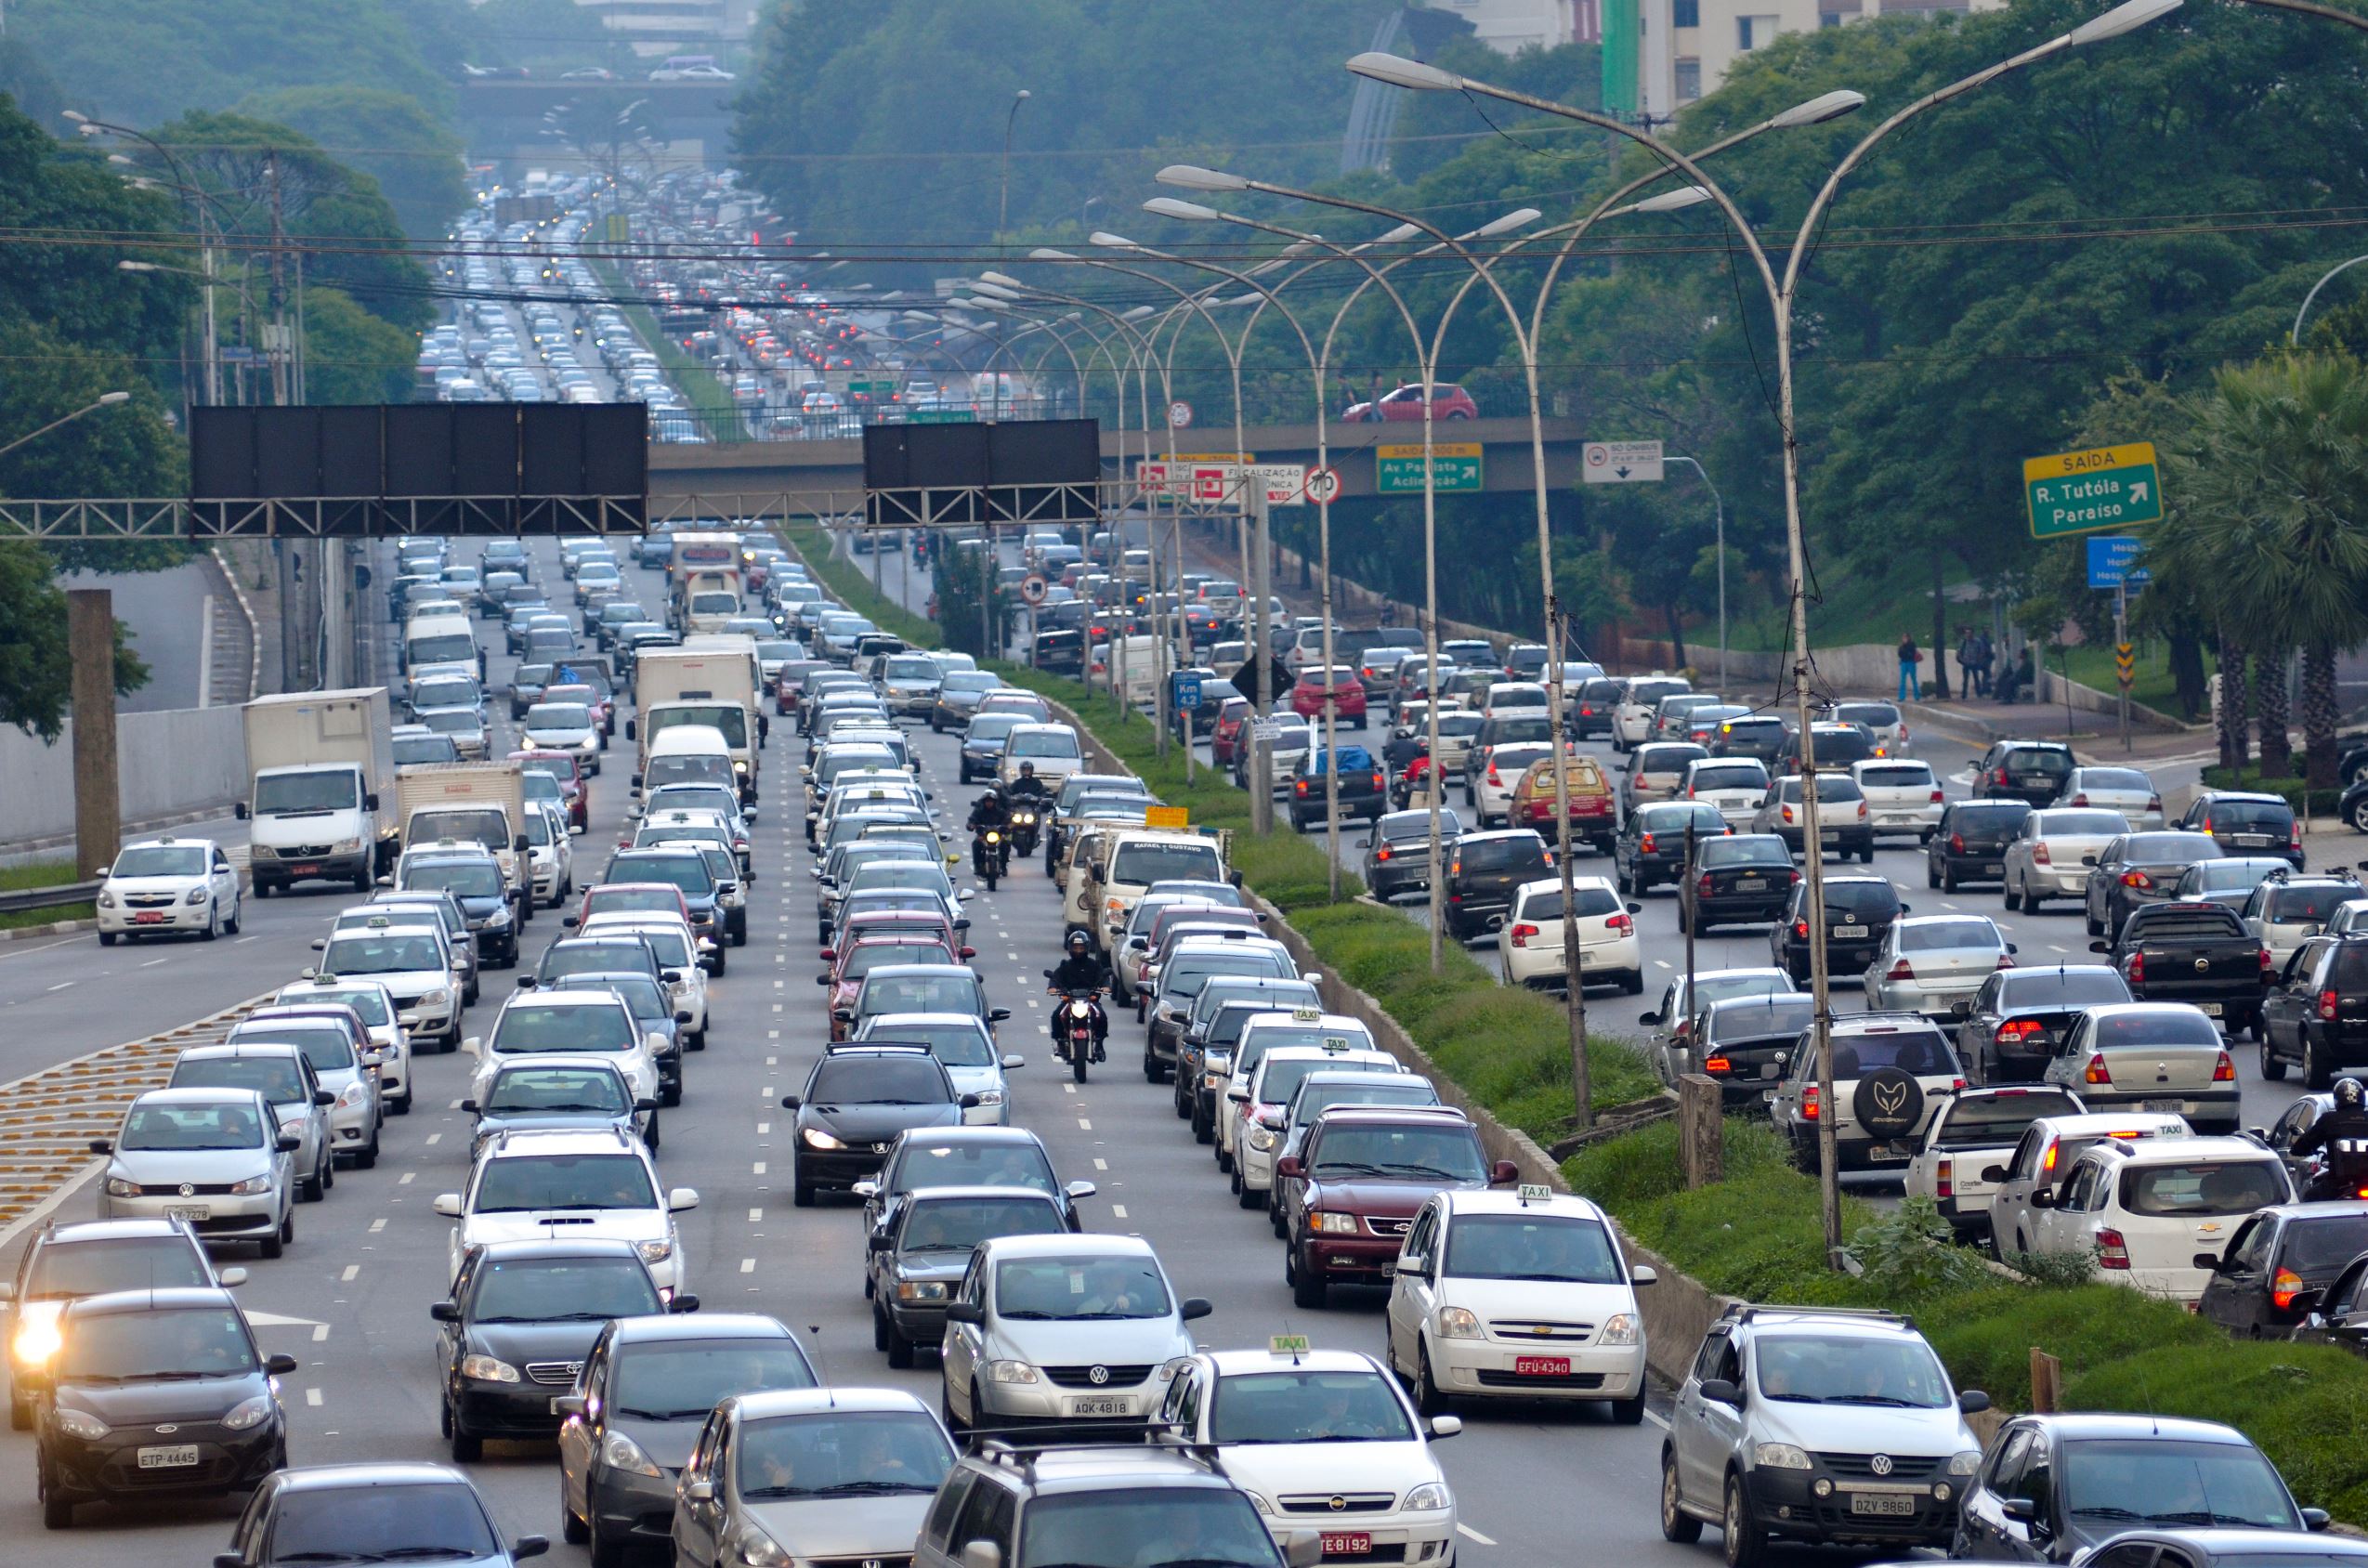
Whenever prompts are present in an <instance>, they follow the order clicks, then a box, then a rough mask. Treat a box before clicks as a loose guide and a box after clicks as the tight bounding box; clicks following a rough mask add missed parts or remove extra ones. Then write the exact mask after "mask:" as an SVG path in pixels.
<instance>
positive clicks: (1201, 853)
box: [1109, 843, 1224, 887]
mask: <svg viewBox="0 0 2368 1568" xmlns="http://www.w3.org/2000/svg"><path fill="white" fill-rule="evenodd" d="M1223 876H1224V863H1223V861H1222V860H1220V859H1219V858H1218V857H1217V846H1216V845H1215V844H1214V843H1127V844H1120V845H1119V849H1118V852H1117V853H1116V854H1114V855H1113V856H1111V857H1110V871H1109V880H1110V881H1111V882H1124V883H1125V884H1127V885H1128V886H1130V887H1148V886H1149V885H1151V884H1152V883H1153V882H1171V881H1191V882H1217V881H1221V880H1222V879H1223Z"/></svg>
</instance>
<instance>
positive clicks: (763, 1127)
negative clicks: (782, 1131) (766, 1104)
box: [756, 1121, 773, 1136]
mask: <svg viewBox="0 0 2368 1568" xmlns="http://www.w3.org/2000/svg"><path fill="white" fill-rule="evenodd" d="M756 1130H757V1133H758V1135H759V1136H762V1135H763V1134H765V1133H767V1132H770V1131H772V1130H773V1124H772V1123H771V1122H769V1121H760V1122H758V1123H757V1124H756Z"/></svg>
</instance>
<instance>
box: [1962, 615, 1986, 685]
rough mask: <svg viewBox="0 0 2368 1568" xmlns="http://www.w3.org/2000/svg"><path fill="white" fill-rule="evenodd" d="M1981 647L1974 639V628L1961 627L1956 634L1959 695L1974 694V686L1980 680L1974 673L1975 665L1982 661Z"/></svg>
mask: <svg viewBox="0 0 2368 1568" xmlns="http://www.w3.org/2000/svg"><path fill="white" fill-rule="evenodd" d="M1981 660H1982V653H1981V649H1980V647H1979V646H1978V645H1976V644H1975V642H1974V640H1973V628H1972V627H1970V626H1966V627H1962V628H1960V629H1959V630H1958V632H1957V634H1956V686H1957V695H1958V696H1960V697H1971V696H1973V695H1974V688H1975V686H1976V683H1977V681H1978V680H1979V677H1978V676H1977V675H1976V674H1975V673H1974V667H1975V666H1976V665H1977V664H1979V663H1980V662H1981Z"/></svg>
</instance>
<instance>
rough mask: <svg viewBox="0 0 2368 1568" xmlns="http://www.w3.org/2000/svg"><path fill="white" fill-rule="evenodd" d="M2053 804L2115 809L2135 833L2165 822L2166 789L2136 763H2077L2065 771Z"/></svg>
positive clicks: (2152, 828) (2162, 825)
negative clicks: (2071, 768)
mask: <svg viewBox="0 0 2368 1568" xmlns="http://www.w3.org/2000/svg"><path fill="white" fill-rule="evenodd" d="M2051 804H2055V805H2058V806H2083V807H2087V806H2093V807H2096V808H2098V809H2100V810H2103V811H2110V812H2113V813H2114V814H2116V815H2117V816H2119V817H2121V819H2122V820H2123V821H2124V822H2125V823H2126V824H2127V825H2128V826H2127V829H2126V830H2127V831H2129V832H2133V833H2146V832H2153V831H2155V830H2159V829H2161V828H2162V827H2164V826H2165V824H2164V821H2163V794H2162V791H2160V790H2157V789H2156V788H2155V787H2154V781H2153V780H2152V778H2149V777H2147V776H2146V774H2145V773H2144V772H2143V771H2142V770H2140V769H2138V768H2134V767H2075V768H2074V769H2073V770H2072V771H2071V772H2070V773H2067V774H2065V775H2064V781H2063V784H2062V787H2061V789H2059V790H2058V791H2057V793H2056V798H2055V800H2054V802H2053V803H2051Z"/></svg>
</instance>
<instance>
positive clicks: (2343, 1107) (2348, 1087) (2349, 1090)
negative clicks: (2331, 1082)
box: [2335, 1078, 2368, 1111]
mask: <svg viewBox="0 0 2368 1568" xmlns="http://www.w3.org/2000/svg"><path fill="white" fill-rule="evenodd" d="M2362 1100H2368V1092H2363V1091H2361V1087H2360V1080H2359V1079H2358V1078H2337V1079H2335V1109H2337V1110H2339V1111H2356V1110H2358V1109H2360V1106H2361V1101H2362Z"/></svg>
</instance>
